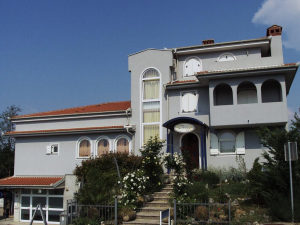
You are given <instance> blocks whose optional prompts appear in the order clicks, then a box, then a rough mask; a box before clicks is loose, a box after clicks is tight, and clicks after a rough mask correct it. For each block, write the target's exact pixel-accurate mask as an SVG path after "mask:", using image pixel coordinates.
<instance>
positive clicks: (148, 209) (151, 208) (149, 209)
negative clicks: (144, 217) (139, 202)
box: [138, 206, 169, 213]
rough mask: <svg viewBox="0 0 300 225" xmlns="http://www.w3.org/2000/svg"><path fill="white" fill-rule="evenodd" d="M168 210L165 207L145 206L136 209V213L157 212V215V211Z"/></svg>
mask: <svg viewBox="0 0 300 225" xmlns="http://www.w3.org/2000/svg"><path fill="white" fill-rule="evenodd" d="M168 208H169V206H168V207H165V206H157V207H156V206H145V207H143V208H140V209H138V211H139V212H149V213H150V212H158V213H159V211H163V210H166V209H168Z"/></svg>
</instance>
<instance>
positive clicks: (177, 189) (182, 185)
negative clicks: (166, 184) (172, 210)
mask: <svg viewBox="0 0 300 225" xmlns="http://www.w3.org/2000/svg"><path fill="white" fill-rule="evenodd" d="M191 184H192V183H191V182H189V181H188V179H187V178H186V177H185V176H182V175H175V176H174V180H173V193H174V197H175V198H176V199H177V200H179V201H180V200H184V199H186V198H187V197H188V196H187V195H188V194H187V193H186V191H187V187H188V186H189V185H191Z"/></svg>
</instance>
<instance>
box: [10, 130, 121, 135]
mask: <svg viewBox="0 0 300 225" xmlns="http://www.w3.org/2000/svg"><path fill="white" fill-rule="evenodd" d="M125 131H126V128H103V129H90V130H72V131H49V132H47V131H43V132H28V133H25V132H24V133H6V134H5V136H10V137H32V136H45V135H46V136H49V135H51V136H53V135H69V134H82V133H85V134H86V133H95V132H103V133H108V132H125Z"/></svg>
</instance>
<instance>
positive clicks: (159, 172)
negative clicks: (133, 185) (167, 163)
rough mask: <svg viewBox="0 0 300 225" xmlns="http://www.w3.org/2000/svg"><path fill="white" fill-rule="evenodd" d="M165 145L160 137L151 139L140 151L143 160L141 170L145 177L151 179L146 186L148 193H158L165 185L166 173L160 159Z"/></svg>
mask: <svg viewBox="0 0 300 225" xmlns="http://www.w3.org/2000/svg"><path fill="white" fill-rule="evenodd" d="M163 143H164V141H161V140H159V139H158V137H154V138H152V137H151V138H150V139H149V140H148V141H147V143H146V144H145V145H144V146H143V149H141V150H140V151H141V153H142V158H143V160H142V165H141V168H142V170H143V171H144V176H145V177H149V178H148V179H149V182H147V183H146V184H145V185H146V193H151V192H155V191H158V190H159V189H160V188H161V187H162V185H163V174H164V171H163V168H162V162H161V157H160V154H161V153H160V152H161V149H162V147H163Z"/></svg>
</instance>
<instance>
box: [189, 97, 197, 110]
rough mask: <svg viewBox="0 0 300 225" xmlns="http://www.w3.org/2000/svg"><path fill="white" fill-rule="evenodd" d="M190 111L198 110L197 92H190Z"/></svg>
mask: <svg viewBox="0 0 300 225" xmlns="http://www.w3.org/2000/svg"><path fill="white" fill-rule="evenodd" d="M189 111H190V112H195V111H197V95H196V94H195V93H189Z"/></svg>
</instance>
